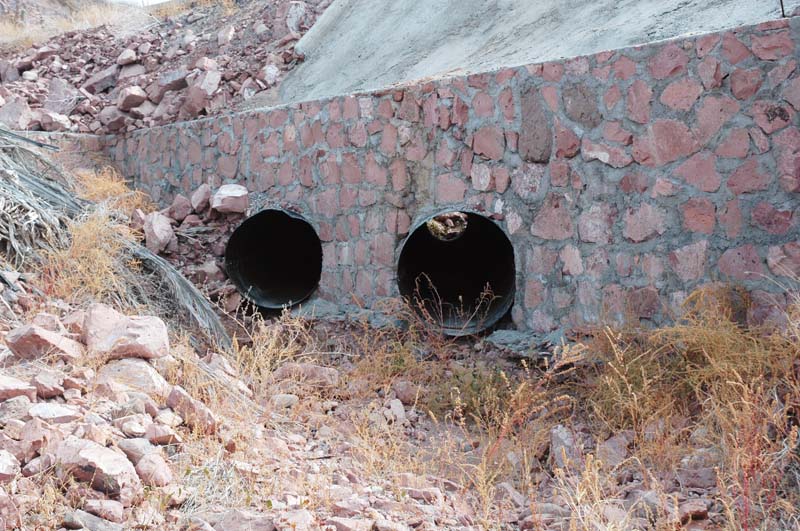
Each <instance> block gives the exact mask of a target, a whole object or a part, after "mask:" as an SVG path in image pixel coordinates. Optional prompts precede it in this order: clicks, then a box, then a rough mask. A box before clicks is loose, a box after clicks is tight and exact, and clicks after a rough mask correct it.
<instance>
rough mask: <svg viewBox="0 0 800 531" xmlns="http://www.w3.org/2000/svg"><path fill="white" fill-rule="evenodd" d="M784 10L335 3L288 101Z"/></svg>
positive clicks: (738, 2) (685, 4) (431, 0)
mask: <svg viewBox="0 0 800 531" xmlns="http://www.w3.org/2000/svg"><path fill="white" fill-rule="evenodd" d="M786 1H787V0H784V2H785V3H786ZM796 1H797V0H791V2H792V3H796ZM781 12H782V11H781V3H780V0H490V1H486V0H426V1H424V2H422V1H419V0H392V1H385V0H383V1H382V0H335V1H334V2H333V4H332V5H331V6H330V7H329V8H328V9H327V11H326V12H325V14H324V15H323V16H322V17H320V19H319V20H318V21H317V23H316V24H315V26H314V27H313V28H311V30H310V31H309V32H308V33H307V34H306V35H305V36H304V37H303V38H302V39H301V40H300V42H299V44H298V49H299V50H301V51H302V52H303V53H305V54H306V61H305V62H304V63H303V64H302V65H300V66H299V67H298V68H296V69H295V70H294V71H293V72H292V74H291V75H290V76H289V77H288V78H287V79H286V80H285V81H284V82H283V86H282V93H281V98H282V100H283V101H284V102H292V101H302V100H314V99H318V98H322V97H327V96H334V95H339V94H345V93H350V92H355V91H364V90H372V89H379V88H384V87H388V86H391V85H393V84H395V83H401V82H406V81H410V80H414V79H422V78H426V77H438V76H442V75H447V74H455V73H470V72H482V71H487V70H493V69H495V68H499V67H504V66H516V65H522V64H528V63H535V62H542V61H549V60H554V59H559V58H564V57H573V56H578V55H584V54H590V53H594V52H598V51H603V50H612V49H616V48H621V47H625V46H629V45H635V44H642V43H647V42H651V41H657V40H662V39H669V38H672V37H677V36H681V35H690V34H698V33H706V32H711V31H717V30H721V29H725V28H729V27H735V26H740V25H743V24H751V23H756V22H762V21H765V20H771V19H775V18H779V17H780V16H781Z"/></svg>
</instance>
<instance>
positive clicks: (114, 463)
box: [54, 436, 142, 507]
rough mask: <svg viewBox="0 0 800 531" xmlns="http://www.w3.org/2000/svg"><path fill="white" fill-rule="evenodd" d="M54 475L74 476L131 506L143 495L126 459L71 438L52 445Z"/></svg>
mask: <svg viewBox="0 0 800 531" xmlns="http://www.w3.org/2000/svg"><path fill="white" fill-rule="evenodd" d="M54 455H55V459H56V475H57V476H58V477H59V478H60V479H61V480H66V479H68V477H70V476H71V477H73V478H75V479H76V480H78V481H83V482H86V483H89V484H90V485H91V486H92V488H94V489H96V490H99V491H100V492H104V493H106V494H108V495H109V496H113V497H114V498H117V499H118V500H119V501H120V503H122V505H123V506H125V507H130V506H131V505H132V504H133V503H134V502H136V501H137V500H138V499H139V498H140V497H141V495H142V482H141V481H140V480H139V476H138V475H137V474H136V470H135V469H134V467H133V465H132V464H131V462H130V461H128V459H127V458H126V457H125V456H124V455H122V454H118V453H117V452H115V451H113V450H111V449H109V448H106V447H104V446H100V445H99V444H97V443H96V442H93V441H88V440H85V439H78V438H77V437H73V436H70V437H68V438H67V439H65V440H64V441H62V442H60V443H59V444H57V445H56V446H55V449H54Z"/></svg>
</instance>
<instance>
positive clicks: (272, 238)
mask: <svg viewBox="0 0 800 531" xmlns="http://www.w3.org/2000/svg"><path fill="white" fill-rule="evenodd" d="M225 268H226V270H227V272H228V277H230V279H231V281H232V282H233V283H234V285H235V286H236V288H237V289H238V290H239V291H240V292H241V293H242V295H243V296H245V297H246V298H247V299H248V300H250V301H251V302H253V303H254V304H256V305H257V306H259V307H261V308H268V309H278V308H284V307H289V306H293V305H295V304H297V303H299V302H302V301H303V300H305V299H307V298H308V297H309V296H310V295H311V294H312V293H313V292H314V290H315V289H316V288H317V285H318V284H319V280H320V276H321V274H322V243H321V242H320V239H319V236H318V235H317V232H316V231H315V230H314V227H312V226H311V224H310V223H309V222H308V221H307V220H306V219H305V218H304V217H303V216H301V215H300V214H297V213H295V212H290V211H286V210H279V209H268V210H262V211H261V212H259V213H258V214H255V215H253V216H251V217H249V218H247V219H246V220H244V221H243V222H242V224H241V225H239V227H238V228H237V229H236V230H235V231H234V232H233V234H231V237H230V239H229V240H228V245H227V247H226V249H225Z"/></svg>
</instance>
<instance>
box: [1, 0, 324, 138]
mask: <svg viewBox="0 0 800 531" xmlns="http://www.w3.org/2000/svg"><path fill="white" fill-rule="evenodd" d="M326 4H327V3H326V2H324V1H323V2H315V1H312V2H302V1H286V0H271V1H269V2H253V3H252V4H249V5H246V6H243V7H242V8H240V9H239V10H238V11H236V12H235V13H234V14H232V15H230V16H225V14H224V12H223V10H224V8H223V7H221V6H209V7H205V8H202V9H199V8H198V9H194V10H192V11H190V12H188V13H185V14H183V15H180V16H177V17H174V18H168V19H166V20H165V21H164V22H163V23H160V24H158V25H157V26H155V27H153V28H150V29H146V30H144V31H142V32H139V33H137V34H136V35H134V36H131V37H128V38H122V39H121V38H118V37H117V36H115V35H114V34H113V32H112V31H111V29H110V28H106V27H101V28H96V29H93V30H88V31H75V32H69V33H65V34H63V35H60V36H57V37H54V38H52V39H50V40H49V41H47V42H46V43H44V44H41V45H34V46H33V47H31V48H30V49H28V50H25V51H24V52H22V53H17V52H9V51H6V52H2V51H0V123H4V124H5V125H6V126H7V127H11V128H13V129H18V130H26V129H27V130H34V131H35V130H43V131H70V132H80V133H98V134H102V133H117V132H125V131H131V130H134V129H137V128H141V127H151V126H155V125H161V124H166V123H171V122H175V121H179V120H189V119H193V118H197V117H198V116H205V115H213V114H217V113H220V112H223V111H230V110H232V109H235V108H236V107H237V106H238V105H240V104H242V103H243V102H245V101H247V100H250V99H251V98H253V97H254V96H255V95H257V94H259V93H262V94H263V93H266V92H267V91H270V90H272V92H274V90H273V89H274V88H275V87H276V86H277V85H278V83H279V82H280V79H281V78H282V77H283V76H284V75H285V73H286V72H287V71H288V70H290V69H291V68H292V67H293V66H294V65H295V64H297V62H298V61H301V60H302V59H303V58H302V56H300V55H298V54H297V53H295V51H294V45H295V43H296V41H297V40H298V39H299V38H300V37H301V35H302V34H303V33H304V32H305V31H307V29H308V28H309V27H310V26H311V25H312V24H313V22H314V20H315V19H316V17H317V15H318V14H319V13H321V12H322V10H324V7H325V6H326ZM268 100H269V98H268V97H265V101H268Z"/></svg>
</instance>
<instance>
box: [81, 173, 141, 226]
mask: <svg viewBox="0 0 800 531" xmlns="http://www.w3.org/2000/svg"><path fill="white" fill-rule="evenodd" d="M73 178H74V181H75V182H74V188H75V192H76V194H77V195H78V196H79V197H81V198H82V199H86V200H87V201H91V202H93V203H102V204H103V205H105V206H106V207H107V208H109V209H110V210H112V211H114V212H117V213H120V214H122V215H124V216H127V217H130V216H131V215H132V214H133V212H134V211H135V210H136V209H140V210H142V211H143V212H145V213H146V212H152V211H154V210H155V209H156V206H155V204H153V201H152V200H151V199H150V197H149V196H148V195H147V194H146V193H144V192H142V191H140V190H133V189H132V188H131V184H130V183H129V182H128V181H127V180H125V179H124V178H123V177H122V176H121V175H120V174H119V172H118V171H117V170H116V169H114V168H113V167H111V166H105V167H103V168H100V169H97V170H87V169H77V170H76V171H75V172H74V174H73Z"/></svg>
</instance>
